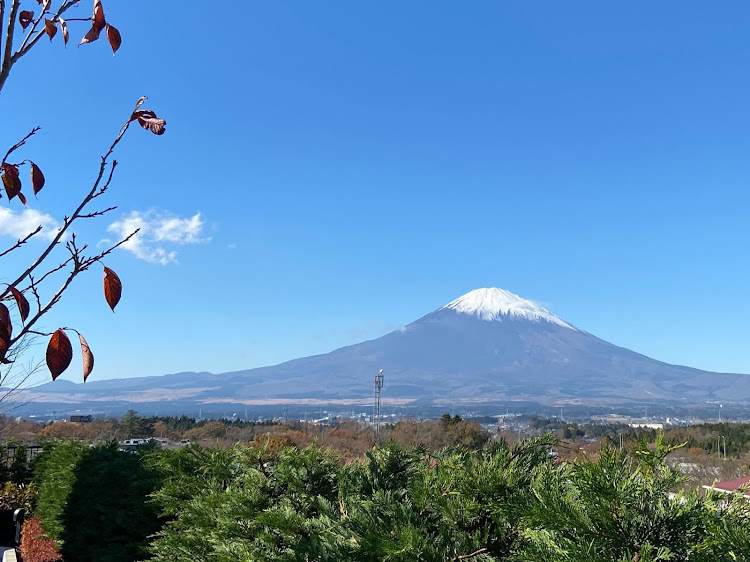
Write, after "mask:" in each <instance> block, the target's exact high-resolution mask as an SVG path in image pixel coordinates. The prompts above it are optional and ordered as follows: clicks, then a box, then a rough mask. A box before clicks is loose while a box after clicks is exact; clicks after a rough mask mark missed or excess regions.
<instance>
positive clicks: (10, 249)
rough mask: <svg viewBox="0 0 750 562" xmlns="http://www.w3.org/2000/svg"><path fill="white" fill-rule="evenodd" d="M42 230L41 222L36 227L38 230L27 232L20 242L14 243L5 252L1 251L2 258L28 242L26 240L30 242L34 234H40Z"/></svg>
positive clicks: (0, 256)
mask: <svg viewBox="0 0 750 562" xmlns="http://www.w3.org/2000/svg"><path fill="white" fill-rule="evenodd" d="M41 231H42V225H41V224H40V225H39V226H37V227H36V230H34V232H31V233H29V234H27V235H26V236H25V237H24V238H19V239H18V242H16V243H15V244H13V245H12V246H11V247H10V248H8V249H7V250H5V251H4V252H0V258H2V257H3V256H4V255H6V254H10V253H11V252H12V251H13V250H15V249H16V248H20V247H21V246H23V245H24V244H26V242H28V241H29V240H30V239H31V237H32V236H34V235H36V234H39V233H40V232H41Z"/></svg>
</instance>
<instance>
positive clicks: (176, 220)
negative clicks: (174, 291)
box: [107, 211, 211, 265]
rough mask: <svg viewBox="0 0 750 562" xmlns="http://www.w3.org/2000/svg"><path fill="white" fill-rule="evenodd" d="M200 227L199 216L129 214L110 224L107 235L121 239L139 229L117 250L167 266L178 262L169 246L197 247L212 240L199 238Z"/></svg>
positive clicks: (150, 213)
mask: <svg viewBox="0 0 750 562" xmlns="http://www.w3.org/2000/svg"><path fill="white" fill-rule="evenodd" d="M203 227H204V222H203V220H202V219H201V214H200V213H196V214H195V215H193V216H192V217H188V218H180V217H178V216H176V215H173V214H171V213H159V212H156V211H146V212H141V211H132V212H131V213H129V214H127V215H124V216H123V217H122V218H121V219H120V220H118V221H115V222H113V223H112V224H110V225H109V226H108V227H107V232H112V233H113V234H114V235H115V236H116V237H118V238H120V239H122V238H125V237H126V236H128V235H129V234H131V233H133V232H134V231H135V230H137V229H140V231H139V232H138V234H136V235H135V236H134V237H133V238H131V239H130V240H128V241H127V242H126V243H125V244H123V245H122V246H120V247H121V248H123V249H125V250H128V251H129V252H132V253H133V255H134V256H135V257H137V258H139V259H142V260H145V261H147V262H151V263H159V264H161V265H167V264H169V263H175V262H177V252H176V251H175V250H172V249H170V248H169V247H170V246H171V245H184V244H199V243H201V242H208V241H209V240H211V238H210V237H206V238H204V237H202V236H201V234H202V232H203Z"/></svg>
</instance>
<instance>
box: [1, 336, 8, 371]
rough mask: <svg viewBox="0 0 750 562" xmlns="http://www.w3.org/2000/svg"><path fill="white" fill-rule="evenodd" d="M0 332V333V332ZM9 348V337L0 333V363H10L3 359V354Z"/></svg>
mask: <svg viewBox="0 0 750 562" xmlns="http://www.w3.org/2000/svg"><path fill="white" fill-rule="evenodd" d="M0 332H2V330H0ZM9 347H10V337H9V336H8V335H6V334H4V333H0V363H3V364H8V363H9V362H10V361H8V360H7V359H6V358H5V354H6V353H8V348H9Z"/></svg>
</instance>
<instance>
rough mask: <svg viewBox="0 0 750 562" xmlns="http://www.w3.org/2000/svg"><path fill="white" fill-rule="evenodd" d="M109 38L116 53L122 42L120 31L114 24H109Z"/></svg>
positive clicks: (113, 52)
mask: <svg viewBox="0 0 750 562" xmlns="http://www.w3.org/2000/svg"><path fill="white" fill-rule="evenodd" d="M107 39H109V45H110V46H111V47H112V54H113V55H114V54H115V53H116V52H117V49H119V48H120V45H121V44H122V37H120V32H119V31H117V28H116V27H115V26H114V25H109V24H107Z"/></svg>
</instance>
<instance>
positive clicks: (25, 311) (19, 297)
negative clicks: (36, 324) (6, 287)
mask: <svg viewBox="0 0 750 562" xmlns="http://www.w3.org/2000/svg"><path fill="white" fill-rule="evenodd" d="M10 292H11V293H12V294H13V298H14V299H16V306H17V307H18V313H19V314H20V315H21V321H22V322H26V319H27V318H28V317H29V301H27V300H26V297H24V296H23V293H22V292H21V291H19V290H18V289H16V288H15V287H11V288H10Z"/></svg>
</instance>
